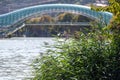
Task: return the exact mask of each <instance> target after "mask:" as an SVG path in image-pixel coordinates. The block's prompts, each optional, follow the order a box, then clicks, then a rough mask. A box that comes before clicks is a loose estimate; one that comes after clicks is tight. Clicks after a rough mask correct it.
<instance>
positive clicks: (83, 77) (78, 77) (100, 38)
mask: <svg viewBox="0 0 120 80" xmlns="http://www.w3.org/2000/svg"><path fill="white" fill-rule="evenodd" d="M53 47H54V48H55V49H54V50H53V49H50V50H48V51H47V52H46V54H45V55H44V56H42V57H40V58H37V59H36V60H35V61H34V64H35V65H33V67H34V70H35V73H34V76H35V77H34V79H33V80H119V70H118V69H119V68H120V66H118V65H119V63H118V61H116V51H117V50H116V45H115V44H114V41H112V37H111V35H110V33H109V32H107V31H104V30H102V29H101V28H99V27H94V28H93V29H91V31H90V32H89V33H88V34H85V33H82V32H80V33H79V38H77V39H76V38H74V39H71V40H70V41H68V42H62V43H61V42H58V44H56V45H54V46H53Z"/></svg>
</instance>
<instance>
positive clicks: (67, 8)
mask: <svg viewBox="0 0 120 80" xmlns="http://www.w3.org/2000/svg"><path fill="white" fill-rule="evenodd" d="M50 12H70V13H75V14H81V15H84V16H87V17H89V18H92V19H97V20H99V19H101V17H102V20H101V21H103V22H105V23H106V24H108V23H109V21H110V19H111V17H112V13H109V12H96V11H93V10H91V9H90V7H87V6H82V5H75V4H44V5H37V6H32V7H27V8H23V9H19V10H16V11H13V12H9V13H6V14H2V15H0V27H9V26H11V25H14V24H16V23H19V22H21V21H23V20H26V19H27V18H30V17H31V16H35V15H38V14H44V13H50Z"/></svg>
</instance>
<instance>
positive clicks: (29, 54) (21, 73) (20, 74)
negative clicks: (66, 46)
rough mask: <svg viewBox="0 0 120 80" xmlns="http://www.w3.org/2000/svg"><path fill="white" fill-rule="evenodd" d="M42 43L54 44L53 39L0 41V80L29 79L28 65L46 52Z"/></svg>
mask: <svg viewBox="0 0 120 80" xmlns="http://www.w3.org/2000/svg"><path fill="white" fill-rule="evenodd" d="M44 42H47V43H49V44H54V41H53V38H11V39H1V40H0V80H24V79H25V78H28V79H29V78H31V77H33V76H32V68H31V66H30V64H31V63H32V61H33V60H34V59H35V58H36V57H37V56H38V55H39V54H40V53H41V52H44V51H45V50H46V48H45V47H44Z"/></svg>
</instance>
